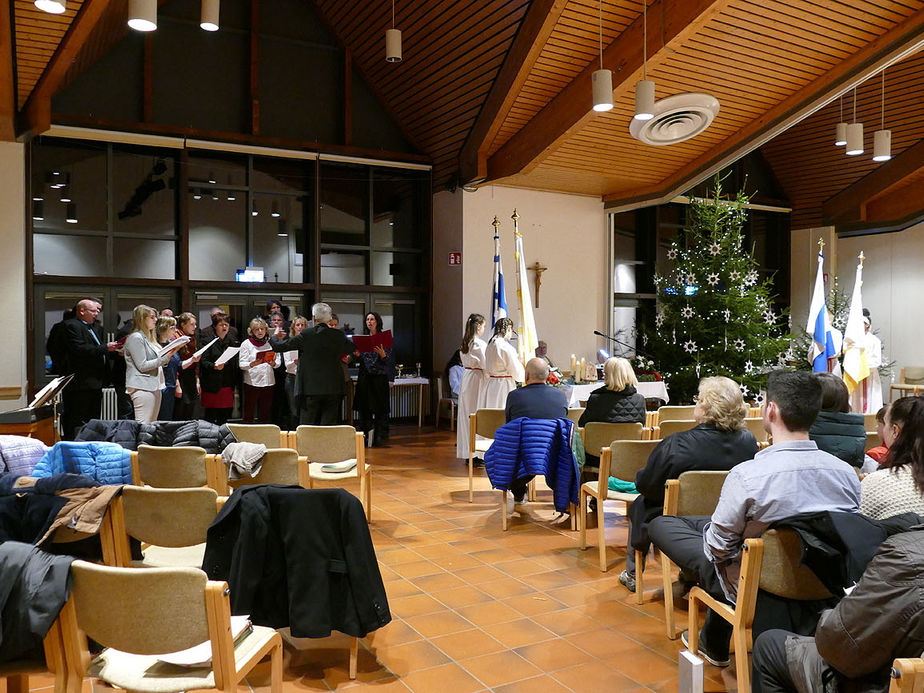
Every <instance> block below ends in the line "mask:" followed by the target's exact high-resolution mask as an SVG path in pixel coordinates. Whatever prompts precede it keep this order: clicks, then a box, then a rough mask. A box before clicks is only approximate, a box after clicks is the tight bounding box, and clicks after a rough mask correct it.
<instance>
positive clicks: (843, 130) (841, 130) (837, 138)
mask: <svg viewBox="0 0 924 693" xmlns="http://www.w3.org/2000/svg"><path fill="white" fill-rule="evenodd" d="M837 112H838V114H839V116H840V119H839V120H838V123H837V127H836V128H834V146H835V147H843V146H844V145H845V144H847V123H845V122H844V95H843V94H841V100H840V105H839V106H838V111H837Z"/></svg>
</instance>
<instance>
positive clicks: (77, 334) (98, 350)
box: [61, 298, 119, 440]
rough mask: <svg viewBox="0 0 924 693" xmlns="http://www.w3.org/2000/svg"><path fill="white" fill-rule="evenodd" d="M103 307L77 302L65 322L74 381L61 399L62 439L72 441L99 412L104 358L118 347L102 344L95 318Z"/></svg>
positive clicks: (98, 304)
mask: <svg viewBox="0 0 924 693" xmlns="http://www.w3.org/2000/svg"><path fill="white" fill-rule="evenodd" d="M102 309H103V304H102V303H100V302H99V301H97V300H95V299H92V298H85V299H82V300H81V301H78V303H77V306H76V308H75V312H76V315H75V317H73V318H71V319H70V320H66V321H65V322H64V343H65V347H66V351H67V370H68V373H73V374H74V378H73V380H71V382H70V383H68V385H67V386H66V387H65V388H64V392H63V393H62V396H61V404H62V408H63V413H62V416H61V420H62V428H63V429H64V438H65V439H66V440H73V439H74V436H75V435H76V434H77V431H78V430H79V429H80V427H81V426H83V425H84V424H85V423H86V422H87V421H89V420H90V419H98V418H99V417H100V414H101V412H102V404H103V381H104V380H105V377H106V355H107V354H108V353H109V352H110V351H115V350H116V349H118V348H119V344H118V342H109V343H106V342H104V341H103V330H102V328H101V327H100V326H99V325H98V324H96V318H97V316H98V315H99V313H100V311H101V310H102Z"/></svg>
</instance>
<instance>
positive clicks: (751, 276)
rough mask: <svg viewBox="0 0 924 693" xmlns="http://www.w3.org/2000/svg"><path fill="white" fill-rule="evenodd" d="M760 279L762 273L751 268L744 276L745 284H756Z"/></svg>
mask: <svg viewBox="0 0 924 693" xmlns="http://www.w3.org/2000/svg"><path fill="white" fill-rule="evenodd" d="M758 279H760V275H759V274H758V273H757V270H751V271H750V272H748V273H747V275H745V277H744V285H745V286H754V285H755V284H756V283H757V280H758Z"/></svg>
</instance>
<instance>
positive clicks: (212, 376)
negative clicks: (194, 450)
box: [199, 313, 237, 426]
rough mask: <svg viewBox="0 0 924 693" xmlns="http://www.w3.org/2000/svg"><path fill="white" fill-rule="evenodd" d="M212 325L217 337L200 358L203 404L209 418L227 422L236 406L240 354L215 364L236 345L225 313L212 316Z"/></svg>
mask: <svg viewBox="0 0 924 693" xmlns="http://www.w3.org/2000/svg"><path fill="white" fill-rule="evenodd" d="M212 329H214V330H215V336H216V337H217V338H218V341H217V342H215V343H214V344H212V346H210V347H209V348H208V349H207V350H206V352H205V353H204V354H202V359H201V360H200V361H199V382H200V383H201V385H202V408H203V410H204V411H205V414H204V417H205V420H206V421H209V422H211V423H214V424H218V425H219V426H220V425H221V424H224V423H226V422H227V421H228V418H229V417H230V416H231V410H232V409H233V408H234V383H235V381H236V380H237V357H234V358H232V359H231V360H230V361H227V362H226V363H222V364H220V365H217V366H216V365H215V362H216V361H217V360H218V358H219V357H220V356H221V355H222V354H223V353H225V350H226V349H227V348H228V347H231V346H237V344H234V343H233V342H232V340H231V336H230V335H229V330H230V323H229V322H228V316H227V315H226V314H225V313H216V314H215V315H213V316H212Z"/></svg>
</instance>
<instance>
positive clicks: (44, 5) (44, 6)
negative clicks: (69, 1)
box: [35, 0, 65, 14]
mask: <svg viewBox="0 0 924 693" xmlns="http://www.w3.org/2000/svg"><path fill="white" fill-rule="evenodd" d="M64 3H65V0H35V6H36V7H37V8H39V9H40V10H42V12H48V13H50V14H62V13H63V12H64Z"/></svg>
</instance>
